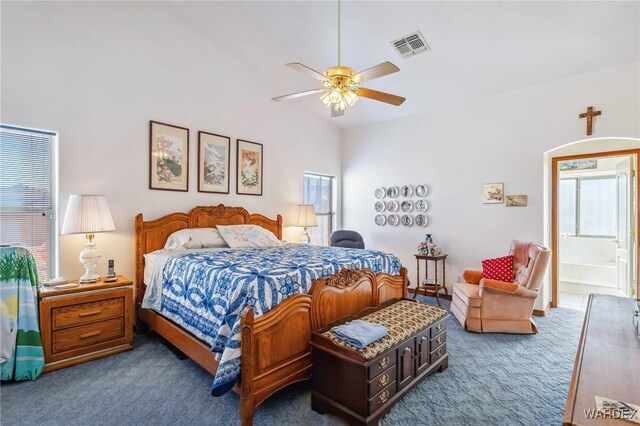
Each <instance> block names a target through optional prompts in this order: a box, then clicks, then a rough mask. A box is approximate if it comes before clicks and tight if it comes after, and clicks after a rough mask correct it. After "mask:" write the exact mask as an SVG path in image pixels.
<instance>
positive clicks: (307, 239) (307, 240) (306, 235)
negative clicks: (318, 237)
mask: <svg viewBox="0 0 640 426" xmlns="http://www.w3.org/2000/svg"><path fill="white" fill-rule="evenodd" d="M300 243H301V244H309V243H311V237H310V236H309V233H308V232H307V227H306V226H305V227H304V231H302V236H301V237H300Z"/></svg>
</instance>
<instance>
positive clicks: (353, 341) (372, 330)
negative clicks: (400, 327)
mask: <svg viewBox="0 0 640 426" xmlns="http://www.w3.org/2000/svg"><path fill="white" fill-rule="evenodd" d="M331 332H332V333H333V334H334V335H335V336H336V337H337V338H339V339H341V340H344V341H345V342H347V343H348V344H350V345H353V346H355V347H356V348H358V349H363V348H364V347H365V346H367V345H370V344H371V343H373V342H375V341H376V340H378V339H382V338H383V337H384V336H386V335H387V329H386V328H385V327H384V326H383V325H380V324H373V323H370V322H367V321H362V320H353V321H349V322H348V323H345V324H343V325H339V326H337V327H333V328H332V329H331Z"/></svg>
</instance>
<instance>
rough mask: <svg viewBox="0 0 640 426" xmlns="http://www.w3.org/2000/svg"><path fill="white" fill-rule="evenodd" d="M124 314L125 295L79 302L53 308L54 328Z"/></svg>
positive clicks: (57, 328)
mask: <svg viewBox="0 0 640 426" xmlns="http://www.w3.org/2000/svg"><path fill="white" fill-rule="evenodd" d="M123 315H124V297H115V298H111V299H105V300H99V301H97V302H90V303H79V304H76V305H70V306H63V307H60V308H54V309H52V322H53V329H54V330H59V329H61V328H67V327H72V326H75V325H81V324H87V323H90V322H95V321H100V320H105V319H109V318H118V317H121V316H123Z"/></svg>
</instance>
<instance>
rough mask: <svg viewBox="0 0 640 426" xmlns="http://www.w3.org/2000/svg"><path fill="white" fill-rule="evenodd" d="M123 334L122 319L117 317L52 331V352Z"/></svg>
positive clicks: (110, 338) (115, 337)
mask: <svg viewBox="0 0 640 426" xmlns="http://www.w3.org/2000/svg"><path fill="white" fill-rule="evenodd" d="M123 336H124V319H123V318H117V319H112V320H108V321H102V322H97V323H93V324H87V325H81V326H78V327H73V328H67V329H64V330H59V331H54V332H53V353H58V352H64V351H67V350H70V349H74V348H79V347H83V346H89V345H91V344H94V343H98V342H104V341H106V340H112V339H117V338H120V337H123Z"/></svg>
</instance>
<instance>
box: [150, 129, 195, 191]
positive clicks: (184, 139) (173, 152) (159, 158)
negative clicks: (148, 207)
mask: <svg viewBox="0 0 640 426" xmlns="http://www.w3.org/2000/svg"><path fill="white" fill-rule="evenodd" d="M149 189H162V190H165V191H189V129H186V128H184V127H178V126H173V125H171V124H166V123H160V122H157V121H150V122H149Z"/></svg>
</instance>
